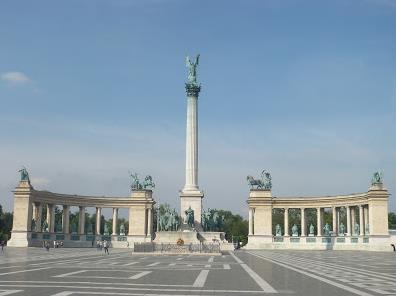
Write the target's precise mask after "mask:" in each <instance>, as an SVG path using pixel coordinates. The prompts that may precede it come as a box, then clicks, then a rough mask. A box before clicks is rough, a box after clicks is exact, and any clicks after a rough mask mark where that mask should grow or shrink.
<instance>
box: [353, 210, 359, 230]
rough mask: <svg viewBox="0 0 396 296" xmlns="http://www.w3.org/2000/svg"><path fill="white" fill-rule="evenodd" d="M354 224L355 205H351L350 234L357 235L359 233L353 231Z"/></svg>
mask: <svg viewBox="0 0 396 296" xmlns="http://www.w3.org/2000/svg"><path fill="white" fill-rule="evenodd" d="M355 224H356V215H355V206H352V207H351V235H353V234H354V235H359V233H354V231H355Z"/></svg>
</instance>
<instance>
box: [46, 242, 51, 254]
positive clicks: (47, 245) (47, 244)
mask: <svg viewBox="0 0 396 296" xmlns="http://www.w3.org/2000/svg"><path fill="white" fill-rule="evenodd" d="M45 248H46V249H47V252H48V251H49V249H50V245H49V242H45Z"/></svg>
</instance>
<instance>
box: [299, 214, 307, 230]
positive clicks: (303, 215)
mask: <svg viewBox="0 0 396 296" xmlns="http://www.w3.org/2000/svg"><path fill="white" fill-rule="evenodd" d="M300 211H301V236H306V235H307V232H306V230H305V228H306V227H305V208H301V209H300Z"/></svg>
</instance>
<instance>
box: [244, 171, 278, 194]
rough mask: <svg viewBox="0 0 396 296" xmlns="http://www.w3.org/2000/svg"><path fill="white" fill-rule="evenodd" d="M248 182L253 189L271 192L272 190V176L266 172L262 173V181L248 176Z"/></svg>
mask: <svg viewBox="0 0 396 296" xmlns="http://www.w3.org/2000/svg"><path fill="white" fill-rule="evenodd" d="M246 180H247V181H248V183H249V185H250V188H251V189H264V190H271V188H272V178H271V174H270V173H269V172H267V171H266V170H263V171H262V172H261V179H254V178H253V177H252V176H247V177H246ZM254 187H256V188H254Z"/></svg>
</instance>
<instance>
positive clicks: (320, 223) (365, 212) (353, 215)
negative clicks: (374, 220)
mask: <svg viewBox="0 0 396 296" xmlns="http://www.w3.org/2000/svg"><path fill="white" fill-rule="evenodd" d="M273 209H282V210H283V213H284V223H283V228H284V229H283V236H290V233H289V228H290V225H289V209H299V211H300V216H301V220H300V224H299V226H300V235H301V236H307V235H309V225H307V220H308V219H307V218H308V217H307V213H306V210H308V209H315V210H316V225H315V228H316V236H322V235H323V227H324V210H325V209H326V208H325V207H316V208H305V207H302V208H295V207H292V208H289V207H283V208H280V207H273ZM330 209H331V211H332V226H331V235H332V236H344V235H349V236H352V235H369V234H370V233H369V205H368V204H360V205H347V206H341V207H338V206H333V207H331V208H330ZM341 209H344V211H346V221H345V222H346V223H345V224H344V222H343V221H341V219H340V211H341ZM254 216H255V208H254V207H250V208H249V235H254V234H255V232H254V221H255V219H254V218H255V217H254ZM341 223H343V224H344V227H345V229H344V232H341V231H340V225H341ZM356 225H358V226H359V227H358V230H359V232H358V233H356V231H355V229H357V227H356ZM307 226H308V227H307ZM272 235H276V233H272Z"/></svg>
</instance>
